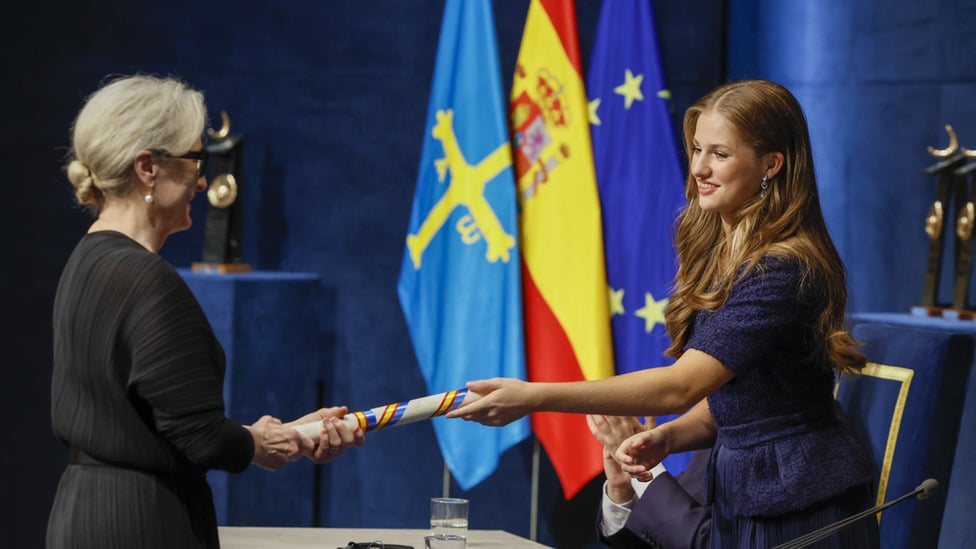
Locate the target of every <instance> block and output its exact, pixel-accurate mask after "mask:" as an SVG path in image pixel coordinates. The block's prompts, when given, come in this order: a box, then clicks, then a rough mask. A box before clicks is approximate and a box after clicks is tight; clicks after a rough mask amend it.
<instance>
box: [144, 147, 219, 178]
mask: <svg viewBox="0 0 976 549" xmlns="http://www.w3.org/2000/svg"><path fill="white" fill-rule="evenodd" d="M150 152H152V153H153V154H155V155H157V156H164V157H166V158H183V159H185V160H196V161H197V177H203V176H204V175H205V174H206V173H207V160H209V159H210V153H208V152H207V150H206V149H204V150H202V151H189V152H185V153H183V154H172V153H169V152H166V151H163V150H159V149H153V150H151V151H150Z"/></svg>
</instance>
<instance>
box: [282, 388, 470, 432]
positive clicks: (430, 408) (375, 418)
mask: <svg viewBox="0 0 976 549" xmlns="http://www.w3.org/2000/svg"><path fill="white" fill-rule="evenodd" d="M479 398H481V395H479V394H478V393H472V392H470V391H468V390H467V389H456V390H454V391H447V392H446V393H437V394H434V395H429V396H425V397H420V398H415V399H413V400H408V401H406V402H394V403H393V404H387V405H386V406H377V407H376V408H371V409H369V410H364V411H362V412H353V413H351V414H346V415H345V417H343V418H342V421H343V422H344V423H345V424H346V426H347V427H349V428H350V429H355V428H356V427H357V426H358V427H359V428H361V429H362V430H363V432H369V431H376V430H378V429H383V428H384V427H394V426H396V425H406V424H407V423H413V422H415V421H421V420H424V419H430V418H432V417H437V416H442V415H444V414H446V413H448V412H450V411H451V410H453V409H455V408H457V407H459V406H461V405H462V404H467V403H469V402H474V401H476V400H478V399H479ZM295 430H296V431H298V432H299V433H301V434H303V435H305V436H306V437H308V438H310V439H312V440H318V438H319V433H321V432H322V422H321V421H313V422H311V423H302V424H301V425H296V426H295Z"/></svg>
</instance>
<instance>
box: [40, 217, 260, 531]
mask: <svg viewBox="0 0 976 549" xmlns="http://www.w3.org/2000/svg"><path fill="white" fill-rule="evenodd" d="M53 321H54V369H53V376H52V383H51V417H52V424H53V428H54V434H55V435H56V436H57V437H58V438H59V439H60V440H61V441H63V442H64V443H65V444H66V445H68V446H69V448H70V449H71V450H70V455H71V458H70V463H69V465H68V466H67V468H66V469H65V471H64V473H63V474H62V476H61V480H60V483H59V484H58V491H57V494H56V496H55V499H54V504H53V506H52V509H51V516H50V519H49V521H48V530H47V547H49V548H98V549H110V548H134V547H139V548H156V547H158V548H175V547H179V548H196V547H218V546H219V541H218V539H217V523H216V515H215V513H214V506H213V498H212V495H211V492H210V487H209V486H208V485H207V481H206V477H205V475H206V472H207V470H209V469H222V470H225V471H229V472H240V471H243V470H244V469H245V468H247V466H248V465H249V464H250V462H251V459H252V457H253V454H254V443H253V439H252V437H251V435H250V433H248V431H247V430H246V429H245V428H244V427H242V426H241V425H240V424H238V423H236V422H233V421H231V420H229V419H227V418H226V417H225V416H224V402H223V378H224V369H225V362H224V353H223V350H222V349H221V347H220V344H219V343H218V342H217V340H216V338H215V337H214V335H213V331H212V330H211V327H210V324H209V323H208V322H207V318H206V316H205V315H204V313H203V311H202V309H201V308H200V305H199V304H198V303H197V301H196V299H195V298H194V296H193V294H192V293H191V292H190V289H189V288H188V287H187V285H186V283H185V282H184V281H183V279H182V277H180V275H179V274H178V273H177V272H176V271H175V270H174V269H173V268H172V267H171V266H170V265H169V264H168V263H166V261H164V260H163V259H162V258H161V257H159V256H158V255H157V254H154V253H152V252H150V251H148V250H146V249H145V248H143V247H142V246H141V245H139V244H138V243H137V242H135V241H133V240H131V239H129V238H128V237H127V236H125V235H123V234H121V233H117V232H113V231H102V232H95V233H91V234H88V235H86V236H85V237H84V238H82V239H81V241H80V242H79V243H78V246H77V247H76V248H75V250H74V252H73V253H72V255H71V257H70V259H69V260H68V263H67V265H66V266H65V269H64V272H63V273H62V275H61V282H60V284H59V286H58V291H57V295H56V296H55V302H54V318H53Z"/></svg>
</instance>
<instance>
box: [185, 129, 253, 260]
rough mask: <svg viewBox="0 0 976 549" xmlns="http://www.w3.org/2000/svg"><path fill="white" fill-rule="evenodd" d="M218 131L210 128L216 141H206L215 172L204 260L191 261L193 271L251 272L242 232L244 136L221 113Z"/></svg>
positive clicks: (208, 131) (209, 195)
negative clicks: (245, 259)
mask: <svg viewBox="0 0 976 549" xmlns="http://www.w3.org/2000/svg"><path fill="white" fill-rule="evenodd" d="M220 117H221V121H222V126H221V128H220V130H219V131H216V132H215V131H213V130H212V129H210V130H207V133H208V134H209V135H210V138H211V139H213V142H212V143H210V144H208V145H207V152H208V153H209V154H210V164H211V165H212V166H213V167H214V169H213V173H214V176H213V178H212V179H210V187H208V189H207V201H208V202H209V203H210V206H209V208H207V229H206V234H205V236H204V242H203V261H202V262H199V263H194V264H193V265H192V268H193V272H208V273H220V274H224V273H234V272H248V271H250V270H251V266H250V265H248V264H246V263H241V236H242V233H243V226H244V219H243V218H244V205H243V202H242V200H241V190H242V187H243V182H244V177H243V173H242V170H241V164H242V159H243V145H244V140H243V137H242V136H241V135H240V134H231V133H230V117H228V116H227V113H226V112H221V113H220Z"/></svg>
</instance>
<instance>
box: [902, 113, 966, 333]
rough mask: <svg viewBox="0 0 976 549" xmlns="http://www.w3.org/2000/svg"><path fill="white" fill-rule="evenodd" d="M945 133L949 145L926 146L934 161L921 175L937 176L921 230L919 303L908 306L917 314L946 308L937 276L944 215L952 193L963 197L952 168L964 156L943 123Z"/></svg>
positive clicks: (939, 313) (937, 312)
mask: <svg viewBox="0 0 976 549" xmlns="http://www.w3.org/2000/svg"><path fill="white" fill-rule="evenodd" d="M945 129H946V132H948V134H949V146H948V147H946V148H944V149H935V148H932V147H929V148H928V151H929V154H931V155H932V156H934V157H935V158H937V159H938V161H937V162H936V163H935V164H933V165H931V166H929V167H928V168H926V169H925V170H924V171H923V172H922V173H923V174H924V175H935V176H937V177H938V186H937V187H936V195H935V202H933V203H932V206H931V207H930V208H929V213H928V215H927V216H926V217H925V233H926V234H927V235H928V236H929V252H928V261H927V269H926V273H925V288H924V290H923V291H922V304H921V305H919V306H917V307H912V314H914V315H919V316H943V312H944V311H945V310H946V309H948V307H949V304H948V303H940V302H939V280H940V277H941V275H942V258H943V251H944V248H945V243H946V238H945V234H946V225H947V221H948V220H947V219H946V216H947V215H948V213H949V212H951V211H952V209H951V207H952V205H951V203H950V201H951V200H952V198H953V195H955V199H956V201H957V202H959V201H961V199H962V198H963V194H962V193H963V192H964V190H963V189H960V188H958V187H957V188H955V189H954V188H953V187H956V185H954V182H957V181H956V178H954V177H953V173H954V171H955V170H956V169H957V168H958V167H960V165H962V163H963V161H964V160H965V157H964V156H963V155H962V153H961V152H960V151H959V141H958V139H957V137H956V132H955V131H953V129H952V126H949V125H947V126H946V127H945Z"/></svg>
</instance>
